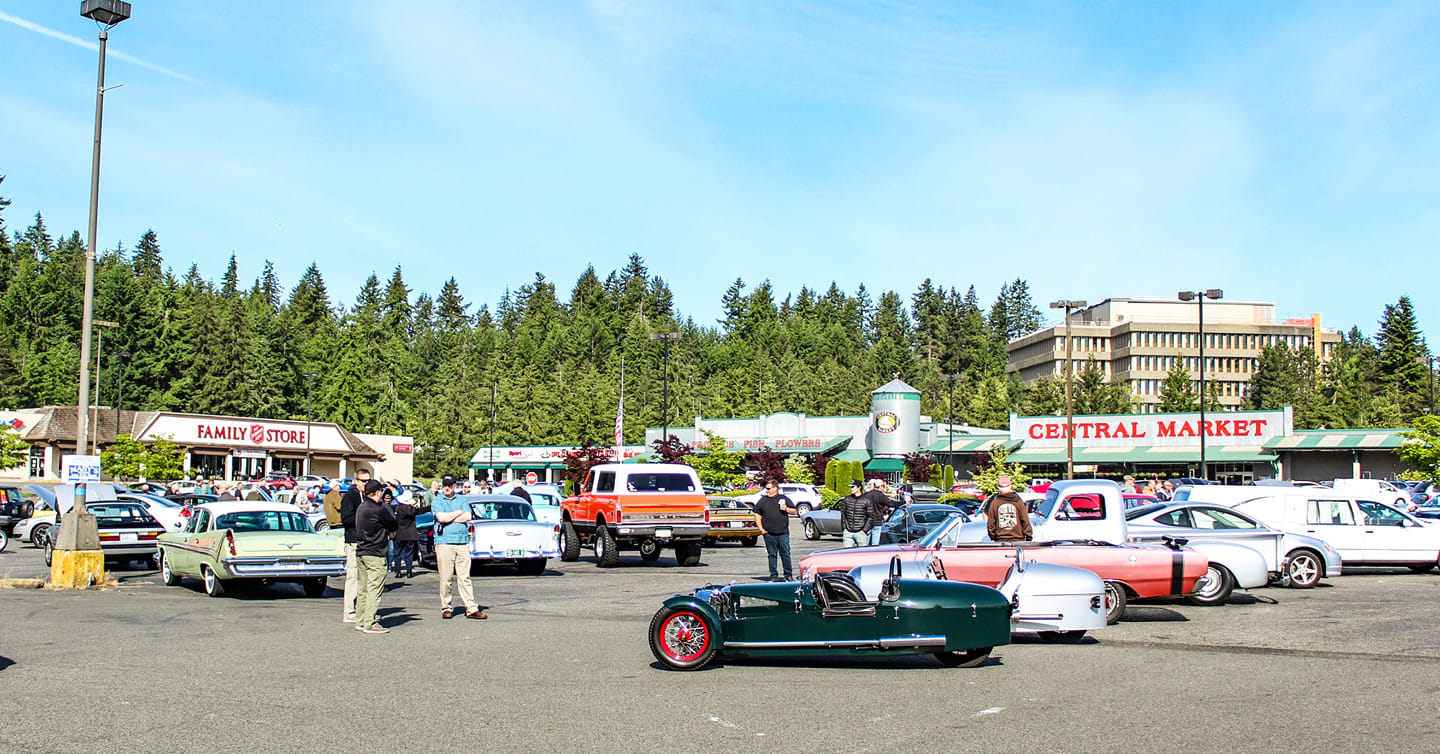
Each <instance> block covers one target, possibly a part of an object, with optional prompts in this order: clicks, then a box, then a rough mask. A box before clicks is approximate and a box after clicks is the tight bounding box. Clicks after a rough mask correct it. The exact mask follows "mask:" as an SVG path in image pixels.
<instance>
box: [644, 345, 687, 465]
mask: <svg viewBox="0 0 1440 754" xmlns="http://www.w3.org/2000/svg"><path fill="white" fill-rule="evenodd" d="M650 339H651V340H659V341H664V343H665V349H664V353H665V355H664V356H663V357H662V358H661V364H662V367H661V369H662V370H663V373H664V377H662V378H661V384H662V387H661V392H660V414H661V416H660V421H661V424H662V426H663V429H661V430H660V442H661V443H663V444H665V445H669V444H670V341H672V340H679V339H680V333H678V332H652V333H650Z"/></svg>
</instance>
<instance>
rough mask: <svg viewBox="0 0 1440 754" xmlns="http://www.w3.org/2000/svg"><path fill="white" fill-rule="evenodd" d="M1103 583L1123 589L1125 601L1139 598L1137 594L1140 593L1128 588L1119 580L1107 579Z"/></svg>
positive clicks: (1128, 586)
mask: <svg viewBox="0 0 1440 754" xmlns="http://www.w3.org/2000/svg"><path fill="white" fill-rule="evenodd" d="M1105 583H1107V584H1118V585H1119V586H1120V588H1121V589H1124V590H1125V599H1127V600H1129V599H1138V598H1139V594H1140V593H1139V592H1137V591H1135V590H1134V589H1133V588H1131V586H1130V585H1129V584H1126V583H1125V582H1123V581H1121V580H1120V579H1107V580H1106V582H1105Z"/></svg>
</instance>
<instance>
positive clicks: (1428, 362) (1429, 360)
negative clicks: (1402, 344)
mask: <svg viewBox="0 0 1440 754" xmlns="http://www.w3.org/2000/svg"><path fill="white" fill-rule="evenodd" d="M1415 360H1416V361H1418V362H1420V363H1421V364H1424V365H1425V371H1427V372H1429V373H1430V415H1431V416H1434V415H1435V364H1436V362H1440V356H1418V357H1416V358H1415Z"/></svg>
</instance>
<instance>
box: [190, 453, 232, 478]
mask: <svg viewBox="0 0 1440 754" xmlns="http://www.w3.org/2000/svg"><path fill="white" fill-rule="evenodd" d="M190 473H191V474H193V475H194V476H196V477H205V478H206V479H224V478H225V456H216V455H208V454H205V453H195V454H193V455H191V456H190Z"/></svg>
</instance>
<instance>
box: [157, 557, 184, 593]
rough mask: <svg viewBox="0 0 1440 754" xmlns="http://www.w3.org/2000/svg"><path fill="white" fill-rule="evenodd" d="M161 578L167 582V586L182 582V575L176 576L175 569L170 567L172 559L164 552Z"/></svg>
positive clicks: (161, 562)
mask: <svg viewBox="0 0 1440 754" xmlns="http://www.w3.org/2000/svg"><path fill="white" fill-rule="evenodd" d="M160 580H161V581H164V582H165V586H175V585H176V584H179V583H180V577H179V576H176V575H175V571H173V570H171V568H170V559H169V558H167V557H165V555H164V554H163V553H162V554H161V555H160Z"/></svg>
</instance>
